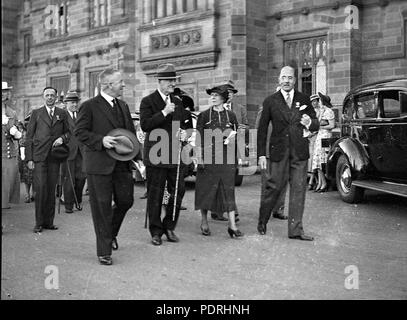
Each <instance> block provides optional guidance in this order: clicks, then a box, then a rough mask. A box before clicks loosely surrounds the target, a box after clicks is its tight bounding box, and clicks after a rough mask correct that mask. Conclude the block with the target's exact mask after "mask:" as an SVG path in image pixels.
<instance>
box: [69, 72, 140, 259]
mask: <svg viewBox="0 0 407 320" xmlns="http://www.w3.org/2000/svg"><path fill="white" fill-rule="evenodd" d="M98 81H99V84H100V87H101V92H100V94H99V95H97V96H96V97H94V98H91V99H89V100H87V101H85V102H84V103H83V104H82V105H81V108H80V110H79V115H78V120H77V122H76V126H75V130H74V133H75V135H76V137H77V138H78V140H79V142H80V143H83V144H84V153H83V157H84V171H85V172H86V174H87V179H88V189H89V201H90V208H91V211H92V219H93V225H94V228H95V233H96V253H97V256H98V259H99V263H100V264H102V265H111V264H112V263H113V260H112V257H111V255H112V250H117V249H118V247H119V246H118V243H117V235H118V233H119V229H120V226H121V224H122V222H123V219H124V217H125V215H126V213H127V211H128V210H129V209H130V208H131V206H132V205H133V188H134V183H133V177H132V171H131V168H132V165H131V160H132V159H133V158H135V157H136V156H137V154H138V151H139V147H138V142H137V138H136V131H135V128H134V124H133V121H132V119H131V115H130V110H129V106H128V105H127V103H126V102H124V101H123V100H120V99H118V97H119V96H122V95H123V88H124V87H125V84H124V80H123V78H122V75H121V73H120V71H118V70H115V69H112V68H108V69H106V70H104V71H102V72H101V73H100V75H99V78H98ZM112 200H113V201H114V205H113V206H112Z"/></svg>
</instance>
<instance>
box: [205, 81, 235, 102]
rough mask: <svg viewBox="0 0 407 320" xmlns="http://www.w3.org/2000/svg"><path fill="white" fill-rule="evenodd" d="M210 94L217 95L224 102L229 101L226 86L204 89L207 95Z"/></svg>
mask: <svg viewBox="0 0 407 320" xmlns="http://www.w3.org/2000/svg"><path fill="white" fill-rule="evenodd" d="M212 92H215V93H217V94H219V95H220V96H221V97H222V98H223V100H225V101H228V99H229V91H228V87H227V86H226V85H221V86H215V87H212V88H210V89H206V93H207V94H209V95H211V94H212Z"/></svg>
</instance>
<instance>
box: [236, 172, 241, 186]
mask: <svg viewBox="0 0 407 320" xmlns="http://www.w3.org/2000/svg"><path fill="white" fill-rule="evenodd" d="M242 182H243V176H241V175H239V174H237V172H236V175H235V186H241V185H242Z"/></svg>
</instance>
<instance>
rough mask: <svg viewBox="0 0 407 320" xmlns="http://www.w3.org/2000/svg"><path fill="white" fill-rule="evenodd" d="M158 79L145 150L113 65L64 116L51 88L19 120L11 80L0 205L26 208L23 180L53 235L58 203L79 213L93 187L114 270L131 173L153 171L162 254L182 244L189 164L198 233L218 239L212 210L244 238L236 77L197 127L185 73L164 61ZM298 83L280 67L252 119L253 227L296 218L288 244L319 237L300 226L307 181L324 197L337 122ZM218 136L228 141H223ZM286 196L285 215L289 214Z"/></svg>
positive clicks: (5, 92)
mask: <svg viewBox="0 0 407 320" xmlns="http://www.w3.org/2000/svg"><path fill="white" fill-rule="evenodd" d="M155 77H156V80H157V89H156V90H155V91H154V92H152V93H151V94H149V95H148V96H145V97H144V98H143V99H142V100H141V104H140V125H141V130H142V132H143V138H144V141H143V142H144V144H143V146H140V143H139V142H138V141H137V138H136V136H137V135H138V134H139V133H138V132H136V129H135V126H134V123H133V120H132V118H131V115H130V110H129V107H128V105H127V103H126V102H125V101H124V100H121V99H120V97H121V96H122V91H123V88H124V87H125V82H124V80H123V77H122V74H121V72H120V71H118V70H116V69H111V68H108V69H106V70H104V71H103V72H102V73H101V74H100V75H99V78H98V81H99V84H100V88H101V90H100V93H99V94H98V95H97V96H95V97H93V98H91V99H88V100H86V101H84V102H82V103H81V104H79V101H80V98H79V96H78V94H77V93H76V92H68V93H67V95H66V96H65V97H64V108H59V107H56V103H57V97H58V92H57V90H56V89H55V88H53V87H46V88H45V89H44V90H43V98H44V105H42V106H40V107H39V108H36V109H34V110H32V112H31V113H30V114H29V115H28V116H27V117H26V118H25V121H24V122H21V123H18V121H17V119H16V116H15V112H13V110H12V109H10V108H9V107H8V106H7V102H8V99H9V98H10V91H11V89H12V87H9V86H8V84H7V83H5V82H3V83H2V117H3V118H2V127H3V135H2V151H3V156H2V158H3V164H2V185H3V188H2V209H5V208H9V207H10V203H18V202H19V199H20V194H19V190H20V184H19V183H20V179H21V182H23V183H24V184H25V190H26V195H25V200H24V201H25V202H27V203H28V202H31V201H33V200H34V201H35V225H34V232H41V231H43V229H49V230H57V229H58V227H57V226H56V225H54V215H55V210H56V209H55V203H56V201H55V195H56V196H57V197H59V198H61V197H62V196H63V198H64V200H63V203H64V206H65V212H66V213H68V214H70V213H73V211H74V208H76V209H77V210H82V194H83V191H84V185H85V181H86V182H87V187H88V193H89V202H90V209H91V214H92V221H93V225H94V231H95V235H96V255H97V257H98V261H99V263H100V264H102V265H111V264H113V259H112V250H118V248H119V244H118V235H119V231H120V227H121V225H122V222H123V220H124V218H125V215H126V213H127V212H128V210H129V209H130V208H131V207H132V206H133V204H134V195H133V191H134V181H133V176H132V170H133V168H134V166H136V167H143V168H145V175H144V173H143V175H144V176H145V178H146V189H147V191H146V195H145V197H146V198H147V203H146V225H147V224H148V229H149V232H150V235H151V243H152V244H153V245H155V246H159V245H161V244H162V237H163V235H165V236H166V238H167V240H168V241H169V242H173V243H176V242H179V241H180V238H179V237H178V236H177V235H176V233H175V229H176V226H177V222H178V219H179V217H180V210H181V209H182V200H183V197H184V193H185V180H184V178H185V176H187V172H188V171H190V170H191V167H192V170H193V169H194V168H195V170H196V185H195V201H194V209H195V210H199V211H200V213H201V224H200V230H201V233H202V235H204V236H210V235H211V231H210V226H209V222H208V212H209V211H210V212H211V217H212V219H214V220H225V221H226V220H227V221H228V227H227V230H226V232H227V233H228V234H229V235H230V237H232V238H241V237H244V233H243V232H242V231H241V230H239V228H238V227H237V223H238V221H239V217H238V201H236V197H235V173H236V170H237V167H238V165H239V163H241V161H240V159H241V155H240V154H239V150H240V149H239V148H236V144H237V139H236V133H237V132H238V130H246V129H248V128H249V125H248V120H247V114H246V109H245V108H244V107H243V106H241V105H239V104H237V103H235V102H234V101H233V97H234V95H235V94H236V93H237V89H236V88H235V87H234V83H233V81H230V80H229V81H227V82H226V83H222V84H218V85H214V86H212V87H211V88H208V89H207V90H206V92H207V94H208V96H209V104H210V106H209V108H208V109H207V110H205V111H203V112H200V113H199V115H198V117H197V120H196V124H195V123H194V121H195V119H194V115H193V114H192V113H191V111H193V110H194V103H193V100H192V99H191V98H190V97H188V96H187V95H186V94H185V93H184V92H182V91H181V90H180V89H179V88H176V84H177V79H178V78H179V75H177V72H176V69H175V67H174V65H172V64H163V65H160V66H159V68H158V70H157V72H156V76H155ZM295 82H296V78H295V70H294V69H293V68H292V67H290V66H285V67H283V68H282V69H281V72H280V76H279V87H278V88H277V90H276V92H274V93H273V94H271V95H270V96H268V97H266V98H265V100H264V102H263V105H262V106H261V108H260V110H259V114H258V118H257V120H256V129H258V133H257V156H258V164H259V167H260V170H261V175H262V177H261V178H262V179H261V199H260V208H259V217H258V224H257V230H258V232H259V234H260V235H264V234H266V232H267V223H268V221H269V219H270V217H271V216H273V217H274V218H278V219H284V220H288V237H289V238H290V239H298V240H305V241H312V240H313V237H312V236H310V235H308V234H306V233H305V232H304V228H303V224H302V217H303V213H304V203H305V196H306V189H307V185H308V189H315V191H318V192H323V191H325V190H326V188H327V182H326V180H325V176H324V164H325V163H326V150H325V149H324V148H323V146H322V143H321V141H322V139H324V138H328V137H330V134H331V130H332V128H333V127H334V126H335V120H334V114H333V112H332V110H331V107H332V106H331V103H330V99H329V97H328V96H326V95H323V94H322V93H318V94H315V95H313V96H311V98H310V97H309V96H307V95H305V94H303V93H301V92H299V91H297V90H296V89H294V87H295ZM207 132H210V133H211V134H210V135H207ZM219 132H220V139H218V137H219V135H217V134H215V133H219ZM185 155H187V157H186V158H187V159H188V160H190V161H189V162H188V161H185V157H184V156H185ZM230 155H232V157H230ZM219 159H221V160H220V161H219ZM230 159H232V161H231V160H230ZM144 166H145V167H144ZM309 172H312V175H311V177H310V178H309V180H308V183H307V178H308V174H309ZM19 176H20V177H21V178H20V177H19ZM58 187H60V188H58ZM288 191H289V204H288V214H284V211H285V210H284V208H285V204H284V200H285V197H286V193H287V192H288ZM163 204H164V206H163ZM163 208H164V210H165V214H164V216H163V217H162V214H161V211H162V209H163ZM224 214H226V217H224ZM147 221H148V223H147Z"/></svg>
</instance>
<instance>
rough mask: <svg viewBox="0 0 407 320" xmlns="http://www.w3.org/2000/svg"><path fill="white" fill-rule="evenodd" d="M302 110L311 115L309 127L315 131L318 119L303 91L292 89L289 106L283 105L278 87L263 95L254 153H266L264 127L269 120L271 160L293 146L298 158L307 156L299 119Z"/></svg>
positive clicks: (281, 156) (266, 127) (274, 159)
mask: <svg viewBox="0 0 407 320" xmlns="http://www.w3.org/2000/svg"><path fill="white" fill-rule="evenodd" d="M303 105H306V108H305V109H303V110H300V108H301V106H303ZM303 114H307V115H309V116H310V118H311V125H310V127H309V130H310V131H317V130H318V128H319V122H318V119H317V118H316V113H315V110H314V108H313V107H312V105H311V101H310V99H309V97H308V96H307V95H305V94H303V93H301V92H299V91H296V90H295V91H294V97H293V101H292V105H291V108H289V107H288V106H287V104H286V102H285V99H284V97H283V95H282V94H281V92H280V91H278V92H275V93H274V94H272V95H271V96H269V97H267V98H266V99H265V100H264V102H263V111H262V113H261V117H260V121H259V129H258V133H257V152H258V156H259V157H260V156H265V155H266V148H267V144H266V142H267V130H268V125H269V122H270V121H271V123H272V126H273V130H272V132H271V135H270V142H269V145H268V147H269V152H270V160H271V161H273V162H275V161H281V160H282V158H283V156H284V153H285V152H286V150H287V149H289V148H294V150H295V152H296V154H297V156H298V158H299V159H300V160H306V159H308V158H309V147H308V144H309V140H308V138H304V137H303V130H304V129H305V127H304V126H303V125H302V124H301V123H300V120H301V117H302V115H303Z"/></svg>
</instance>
